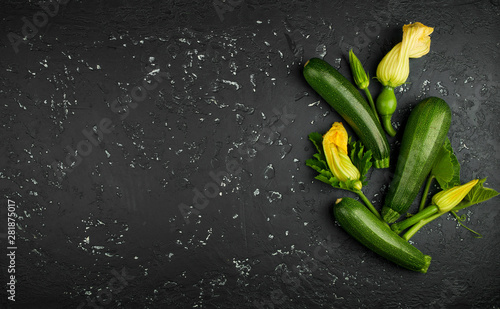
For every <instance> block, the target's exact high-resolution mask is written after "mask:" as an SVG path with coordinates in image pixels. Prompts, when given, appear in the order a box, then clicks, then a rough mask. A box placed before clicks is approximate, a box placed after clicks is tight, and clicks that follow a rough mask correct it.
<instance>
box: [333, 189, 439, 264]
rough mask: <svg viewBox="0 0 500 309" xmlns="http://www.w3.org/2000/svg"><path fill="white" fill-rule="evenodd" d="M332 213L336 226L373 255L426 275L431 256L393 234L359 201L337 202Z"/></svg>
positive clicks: (340, 200)
mask: <svg viewBox="0 0 500 309" xmlns="http://www.w3.org/2000/svg"><path fill="white" fill-rule="evenodd" d="M333 212H334V215H335V218H336V219H337V221H338V223H339V224H340V226H341V227H342V228H343V229H344V230H345V231H346V232H347V233H348V234H349V235H351V236H352V237H354V238H355V239H356V240H358V241H359V242H360V243H362V244H363V245H364V246H366V247H367V248H369V249H370V250H372V251H373V252H375V253H377V254H379V255H381V256H383V257H384V258H386V259H388V260H390V261H392V262H394V263H396V264H398V265H399V266H402V267H404V268H407V269H409V270H413V271H417V272H421V273H426V272H427V269H428V268H429V265H430V263H431V257H430V256H428V255H424V254H423V253H422V252H421V251H420V250H418V249H417V248H415V247H414V246H412V245H411V244H409V243H408V242H406V241H405V240H404V239H403V238H401V237H400V236H399V235H397V234H396V233H394V232H393V231H392V230H391V229H390V228H389V226H388V225H387V224H385V223H384V222H382V221H381V220H380V219H378V218H377V217H375V215H374V214H373V213H372V212H371V211H369V210H368V208H366V207H365V206H364V205H363V204H361V203H360V202H358V201H356V200H354V199H352V198H342V199H338V200H337V201H336V203H335V206H334V207H333Z"/></svg>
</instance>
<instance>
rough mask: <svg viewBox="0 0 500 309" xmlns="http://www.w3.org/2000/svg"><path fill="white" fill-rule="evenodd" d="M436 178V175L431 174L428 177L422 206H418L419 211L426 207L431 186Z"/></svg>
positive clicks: (421, 201)
mask: <svg viewBox="0 0 500 309" xmlns="http://www.w3.org/2000/svg"><path fill="white" fill-rule="evenodd" d="M434 178H436V177H434V175H430V176H429V178H427V183H426V184H425V188H424V193H423V194H422V199H421V200H420V207H419V208H418V211H419V212H420V211H422V210H423V209H424V207H425V202H426V200H427V195H428V194H429V189H430V187H431V183H432V180H433V179H434Z"/></svg>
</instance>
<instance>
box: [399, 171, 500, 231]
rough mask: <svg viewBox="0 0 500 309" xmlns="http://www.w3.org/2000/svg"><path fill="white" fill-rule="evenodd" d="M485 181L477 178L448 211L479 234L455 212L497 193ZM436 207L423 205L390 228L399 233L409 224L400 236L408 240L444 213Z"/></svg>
mask: <svg viewBox="0 0 500 309" xmlns="http://www.w3.org/2000/svg"><path fill="white" fill-rule="evenodd" d="M485 181H486V178H483V179H481V180H479V181H478V182H477V183H476V184H475V185H474V187H472V189H471V190H470V191H469V192H468V193H467V195H466V196H465V198H464V199H463V200H462V201H461V202H460V203H459V204H458V205H456V206H455V207H453V209H452V210H450V211H449V212H451V213H452V214H453V215H454V216H455V217H456V218H457V220H458V222H459V223H460V225H462V226H463V227H465V228H466V229H468V230H469V231H471V232H473V233H475V234H477V235H480V234H479V233H477V232H475V231H473V230H471V229H469V228H468V227H466V226H465V225H463V223H462V221H463V218H462V217H459V216H458V215H457V212H458V211H459V210H462V209H464V208H467V207H470V206H472V205H475V204H479V203H482V202H484V201H487V200H489V199H491V198H493V197H495V196H497V195H498V192H497V191H495V190H494V189H491V188H485V187H484V182H485ZM449 189H450V188H448V190H449ZM437 208H438V209H437V210H436V207H435V206H434V205H431V206H428V207H425V208H424V209H423V210H421V211H419V212H418V213H417V214H415V215H414V216H412V217H410V218H408V219H406V220H403V221H401V222H399V223H395V224H393V225H392V226H391V228H392V229H393V230H394V231H395V232H397V233H399V232H401V231H402V230H404V229H406V228H407V227H409V226H411V228H409V229H408V231H407V232H406V233H405V234H404V235H403V236H402V237H403V239H405V240H410V238H411V237H412V236H413V235H415V233H417V232H418V231H419V230H420V229H421V228H422V227H423V226H424V225H426V224H427V223H430V222H431V221H433V220H435V219H437V218H439V217H440V216H442V215H444V214H445V213H447V212H439V207H437Z"/></svg>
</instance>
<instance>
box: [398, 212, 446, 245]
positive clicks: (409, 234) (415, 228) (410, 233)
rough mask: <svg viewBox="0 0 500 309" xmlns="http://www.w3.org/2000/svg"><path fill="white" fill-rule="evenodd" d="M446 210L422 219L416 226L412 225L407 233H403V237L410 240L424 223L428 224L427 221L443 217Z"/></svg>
mask: <svg viewBox="0 0 500 309" xmlns="http://www.w3.org/2000/svg"><path fill="white" fill-rule="evenodd" d="M445 213H446V212H442V213H441V212H439V213H437V214H435V215H432V216H430V217H428V218H426V219H423V220H420V221H419V222H418V223H417V224H415V225H414V226H412V227H411V228H410V229H409V230H408V231H407V232H406V233H404V234H403V236H402V237H403V239H404V240H406V241H408V240H410V238H412V236H413V235H415V234H416V233H417V232H418V231H419V230H420V229H421V228H422V227H423V226H424V225H426V224H427V223H429V222H431V221H433V220H435V219H437V218H439V217H441V216H442V215H444V214H445Z"/></svg>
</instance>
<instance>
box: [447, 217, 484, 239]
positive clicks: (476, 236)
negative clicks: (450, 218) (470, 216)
mask: <svg viewBox="0 0 500 309" xmlns="http://www.w3.org/2000/svg"><path fill="white" fill-rule="evenodd" d="M450 212H451V214H452V215H454V216H455V219H457V222H458V223H459V224H460V225H461V226H462V227H463V228H465V229H466V230H468V231H469V232H472V233H474V234H475V235H474V237H475V238H482V237H483V235H481V234H479V233H478V232H476V231H474V230H473V229H471V228H469V227H467V226H465V224H463V223H462V222H463V221H465V216H462V217H460V216H459V215H458V214H457V212H456V211H450Z"/></svg>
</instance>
